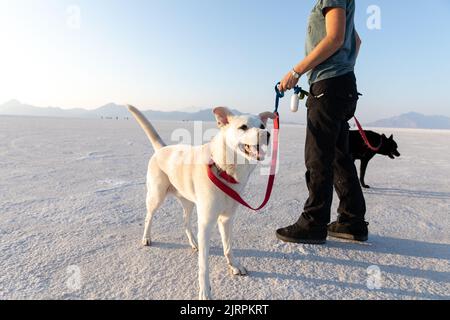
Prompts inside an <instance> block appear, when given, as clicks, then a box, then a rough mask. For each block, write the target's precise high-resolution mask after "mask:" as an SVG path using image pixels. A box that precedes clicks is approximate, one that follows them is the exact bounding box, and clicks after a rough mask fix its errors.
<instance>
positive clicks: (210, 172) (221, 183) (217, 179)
mask: <svg viewBox="0 0 450 320" xmlns="http://www.w3.org/2000/svg"><path fill="white" fill-rule="evenodd" d="M275 116H276V118H275V119H274V120H273V127H274V134H273V144H272V164H271V167H270V175H269V182H268V184H267V189H266V196H265V198H264V201H263V203H262V204H261V205H260V206H259V207H258V208H253V207H252V206H250V205H249V204H248V203H247V202H246V201H245V200H244V199H242V197H241V196H240V195H239V193H237V192H236V191H235V190H234V189H233V188H231V187H230V186H229V185H227V184H226V183H225V182H227V183H229V184H239V182H238V181H236V179H234V178H233V177H231V176H230V175H229V174H227V173H226V172H225V171H219V177H217V176H216V175H215V173H214V171H213V167H215V164H214V162H212V163H210V164H209V165H208V177H209V179H210V180H211V182H212V183H214V184H215V185H216V186H217V187H218V188H219V189H220V190H222V191H223V192H224V193H225V194H227V195H228V196H229V197H230V198H232V199H234V200H235V201H237V202H238V203H240V204H241V205H243V206H245V207H247V208H249V209H251V210H253V211H259V210H261V209H262V208H264V207H265V206H266V205H267V203H268V202H269V200H270V196H271V195H272V190H273V184H274V182H275V172H276V168H277V160H278V142H279V140H278V138H279V135H278V132H279V130H280V116H279V114H278V112H275ZM222 180H223V181H222ZM224 181H225V182H224Z"/></svg>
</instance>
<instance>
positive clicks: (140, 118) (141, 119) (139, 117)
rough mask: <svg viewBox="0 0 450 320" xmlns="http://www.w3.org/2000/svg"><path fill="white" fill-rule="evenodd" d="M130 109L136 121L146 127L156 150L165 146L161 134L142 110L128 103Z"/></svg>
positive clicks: (145, 129) (143, 127)
mask: <svg viewBox="0 0 450 320" xmlns="http://www.w3.org/2000/svg"><path fill="white" fill-rule="evenodd" d="M127 107H128V110H130V112H131V114H132V115H133V117H134V118H135V119H136V121H137V122H138V123H139V125H140V126H141V127H142V129H144V131H145V134H146V135H147V137H148V138H149V139H150V142H151V143H152V145H153V148H155V150H158V149H161V148H164V147H165V146H166V144H165V143H164V141H162V139H161V137H160V136H159V134H158V133H157V132H156V130H155V128H154V127H153V126H152V124H151V123H150V122H149V121H148V120H147V118H146V117H145V116H144V115H143V114H142V112H140V111H139V110H138V109H137V108H135V107H133V106H131V105H127Z"/></svg>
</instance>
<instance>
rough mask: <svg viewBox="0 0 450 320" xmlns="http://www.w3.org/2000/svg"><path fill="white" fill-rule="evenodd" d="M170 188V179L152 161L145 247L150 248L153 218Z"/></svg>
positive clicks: (144, 238) (147, 201) (143, 242)
mask: <svg viewBox="0 0 450 320" xmlns="http://www.w3.org/2000/svg"><path fill="white" fill-rule="evenodd" d="M169 187H170V181H169V178H168V177H167V175H166V174H165V173H163V172H162V171H161V170H159V168H158V166H157V164H156V161H154V159H152V160H151V161H150V166H149V175H148V181H147V188H148V191H147V199H146V205H147V217H146V218H145V230H144V236H143V237H142V244H143V245H144V246H150V245H151V243H152V241H151V228H152V220H153V216H154V214H155V212H156V210H158V208H159V207H160V206H161V204H162V203H163V202H164V199H165V198H166V196H167V192H168V190H169Z"/></svg>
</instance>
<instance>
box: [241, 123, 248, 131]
mask: <svg viewBox="0 0 450 320" xmlns="http://www.w3.org/2000/svg"><path fill="white" fill-rule="evenodd" d="M239 130H242V131H247V130H248V126H247V125H246V124H244V125H243V126H241V127H240V128H239Z"/></svg>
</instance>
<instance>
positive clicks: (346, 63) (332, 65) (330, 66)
mask: <svg viewBox="0 0 450 320" xmlns="http://www.w3.org/2000/svg"><path fill="white" fill-rule="evenodd" d="M326 8H342V9H344V10H345V11H346V14H347V28H346V32H345V41H344V45H343V46H342V48H341V49H339V50H338V51H337V52H336V53H335V54H334V55H332V56H331V57H330V58H328V59H327V60H326V61H324V62H323V63H321V64H320V65H318V66H317V67H316V68H314V69H313V70H312V71H310V72H309V73H308V76H309V82H310V84H313V83H315V82H317V81H321V80H325V79H330V78H335V77H338V76H341V75H344V74H346V73H349V72H352V71H354V69H355V64H356V56H357V52H356V30H355V22H354V18H355V0H318V1H317V4H316V5H315V6H314V9H313V10H312V12H311V15H310V17H309V22H308V35H307V38H306V54H307V55H308V54H309V53H310V52H311V51H313V50H314V48H315V47H316V46H317V45H318V44H319V43H320V41H322V40H323V38H325V36H326V35H327V30H326V25H325V16H324V10H325V9H326Z"/></svg>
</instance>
